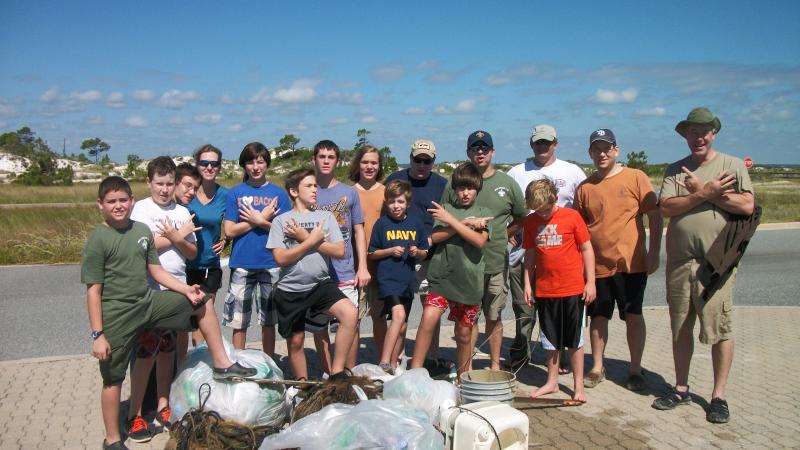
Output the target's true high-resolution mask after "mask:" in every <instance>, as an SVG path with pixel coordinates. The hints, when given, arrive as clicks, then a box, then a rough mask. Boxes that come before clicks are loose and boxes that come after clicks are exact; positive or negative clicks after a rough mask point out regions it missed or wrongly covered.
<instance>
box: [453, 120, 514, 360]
mask: <svg viewBox="0 0 800 450" xmlns="http://www.w3.org/2000/svg"><path fill="white" fill-rule="evenodd" d="M494 153H495V148H494V143H493V142H492V136H491V135H490V134H489V133H487V132H486V131H482V130H478V131H475V132H473V133H472V134H470V135H469V137H468V138H467V158H469V160H470V161H472V163H473V164H475V166H477V167H478V170H479V171H480V172H481V175H482V176H483V188H481V190H480V192H479V193H478V197H477V199H476V200H475V204H476V205H477V206H482V207H484V208H486V209H487V210H488V211H489V213H490V215H491V217H489V218H488V223H489V224H490V236H489V241H488V242H487V243H486V246H485V247H484V248H483V258H484V263H485V265H486V268H485V269H484V284H483V285H484V288H483V304H482V310H483V315H484V317H485V318H486V328H485V330H484V332H485V334H486V336H487V338H488V340H489V357H490V360H491V369H493V370H500V347H501V346H502V343H503V322H502V320H501V319H502V317H501V313H502V312H503V309H504V308H505V306H506V299H507V298H508V245H507V243H508V230H509V229H511V230H512V233H511V234H512V235H513V232H514V231H515V230H516V229H518V228H519V226H520V225H521V223H522V219H523V218H524V217H525V216H527V215H528V209H527V208H526V207H525V195H524V194H523V193H522V190H521V189H520V187H519V185H518V184H517V183H516V182H515V181H514V179H512V178H511V177H509V176H508V175H506V174H505V173H503V172H499V171H497V170H495V168H494V165H493V164H492V158H493V157H494ZM443 200H446V201H447V202H449V203H451V204H456V195H455V191H453V189H452V187H451V186H450V185H449V184H448V186H447V188H445V197H444V198H443ZM509 227H510V228H509ZM477 337H478V328H477V327H475V328H473V341H476V340H477ZM474 345H475V342H473V346H474Z"/></svg>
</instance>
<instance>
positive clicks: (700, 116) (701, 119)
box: [675, 106, 722, 136]
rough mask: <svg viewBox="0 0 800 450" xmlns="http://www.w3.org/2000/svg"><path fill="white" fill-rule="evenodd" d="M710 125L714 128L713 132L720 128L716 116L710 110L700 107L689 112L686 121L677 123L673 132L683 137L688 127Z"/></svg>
mask: <svg viewBox="0 0 800 450" xmlns="http://www.w3.org/2000/svg"><path fill="white" fill-rule="evenodd" d="M705 124H710V125H711V126H713V127H714V129H715V130H717V131H719V130H720V128H722V123H721V122H720V121H719V117H717V116H716V114H714V113H713V112H711V110H710V109H708V108H706V107H704V106H701V107H698V108H695V109H693V110H691V111H689V115H688V116H686V120H681V121H680V122H678V125H675V131H677V132H678V134H680V135H681V136H683V135H684V134H685V132H686V129H687V128H689V126H690V125H705Z"/></svg>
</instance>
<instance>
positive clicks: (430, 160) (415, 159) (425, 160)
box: [413, 156, 433, 164]
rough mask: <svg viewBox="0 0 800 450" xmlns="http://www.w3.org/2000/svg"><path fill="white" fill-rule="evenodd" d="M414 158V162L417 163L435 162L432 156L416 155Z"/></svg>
mask: <svg viewBox="0 0 800 450" xmlns="http://www.w3.org/2000/svg"><path fill="white" fill-rule="evenodd" d="M413 159H414V162H415V163H417V164H433V159H432V158H420V157H417V156H415V157H414V158H413Z"/></svg>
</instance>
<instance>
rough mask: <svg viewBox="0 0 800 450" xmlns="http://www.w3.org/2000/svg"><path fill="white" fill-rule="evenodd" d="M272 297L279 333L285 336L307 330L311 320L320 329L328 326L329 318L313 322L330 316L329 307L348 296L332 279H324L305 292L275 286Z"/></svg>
mask: <svg viewBox="0 0 800 450" xmlns="http://www.w3.org/2000/svg"><path fill="white" fill-rule="evenodd" d="M272 297H273V304H274V307H275V319H276V322H277V325H278V333H280V335H281V336H283V337H284V338H288V337H289V336H291V335H292V334H293V333H297V332H303V331H305V330H306V324H307V322H309V321H312V323H311V324H312V325H316V326H319V327H320V329H321V328H322V327H325V326H327V324H328V322H327V320H326V321H324V322H313V320H315V319H317V320H319V318H324V317H330V316H329V315H328V314H327V311H328V309H330V307H331V306H333V305H334V304H336V302H338V301H339V300H342V299H345V298H347V297H345V295H344V294H343V293H342V291H340V290H339V288H338V287H336V283H335V282H333V281H331V280H325V281H322V282H320V283H319V284H317V285H316V286H314V287H313V288H312V289H311V290H308V291H303V292H288V291H283V290H281V289H280V288H275V291H274V293H273V295H272Z"/></svg>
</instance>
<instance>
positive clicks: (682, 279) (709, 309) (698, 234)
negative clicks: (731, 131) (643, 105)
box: [653, 107, 755, 423]
mask: <svg viewBox="0 0 800 450" xmlns="http://www.w3.org/2000/svg"><path fill="white" fill-rule="evenodd" d="M720 128H722V123H721V121H720V120H719V118H718V117H717V116H716V115H715V114H714V113H712V112H711V111H710V110H709V109H708V108H702V107H701V108H695V109H693V110H692V111H691V112H689V115H688V116H687V117H686V120H682V121H680V122H679V123H678V125H677V126H676V127H675V131H677V132H678V134H680V135H681V136H682V137H683V138H684V139H685V140H686V144H687V145H688V147H689V155H688V156H686V157H684V158H683V159H681V160H679V161H677V162H675V163H673V164H671V165H670V166H669V167H668V168H667V170H666V172H665V174H664V181H663V183H662V184H661V195H660V196H659V197H660V200H659V206H660V208H661V213H662V214H663V215H664V216H665V217H669V218H670V221H669V226H668V227H667V267H666V280H667V303H668V304H669V315H670V325H671V328H672V356H673V359H674V362H675V387H674V388H673V390H672V391H671V392H668V393H666V394H665V395H663V396H662V397H659V398H657V399H656V400H655V401H654V402H653V408H656V409H660V410H667V409H673V408H675V407H677V406H679V405H685V404H688V403H690V400H691V399H690V396H689V386H688V382H689V365H690V362H691V360H692V352H693V349H694V337H693V336H692V333H693V330H694V324H695V320H696V318H698V317H699V319H700V342H702V343H704V344H710V345H711V360H712V366H713V370H714V389H713V391H712V392H711V402H710V405H709V407H708V411H707V412H706V419H707V420H708V421H709V422H712V423H725V422H728V420H729V418H730V412H729V410H728V403H727V401H726V400H725V386H726V384H727V382H728V373H729V372H730V368H731V363H732V361H733V331H732V325H733V324H732V308H733V297H732V293H733V285H734V281H735V278H736V271H735V270H733V271H731V272H729V273H727V274H725V275H724V276H723V278H724V279H723V280H721V282H720V287H719V289H718V290H717V291H715V292H714V293H713V294H712V295H711V296H710V297H709V298H708V299H704V298H702V297H701V295H700V293H701V292H702V291H703V290H704V289H703V286H704V285H705V284H707V283H708V281H709V280H708V278H710V271H709V269H708V268H707V267H706V265H705V264H704V261H705V256H706V254H707V253H708V251H709V247H711V245H712V243H713V242H714V241H715V240H716V238H717V236H718V235H719V234H720V233H721V232H722V230H723V229H724V228H725V225H726V224H727V223H728V222H729V221H731V220H733V219H734V217H732V216H734V215H745V216H749V215H751V214H753V210H754V208H755V200H754V197H753V184H752V182H751V181H750V176H749V175H748V173H747V169H746V168H745V165H744V162H743V161H742V160H741V159H739V158H736V157H733V156H730V155H727V154H725V153H722V152H719V151H717V150H716V149H714V147H713V143H714V140H715V139H716V138H717V134H718V133H719V130H720Z"/></svg>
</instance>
